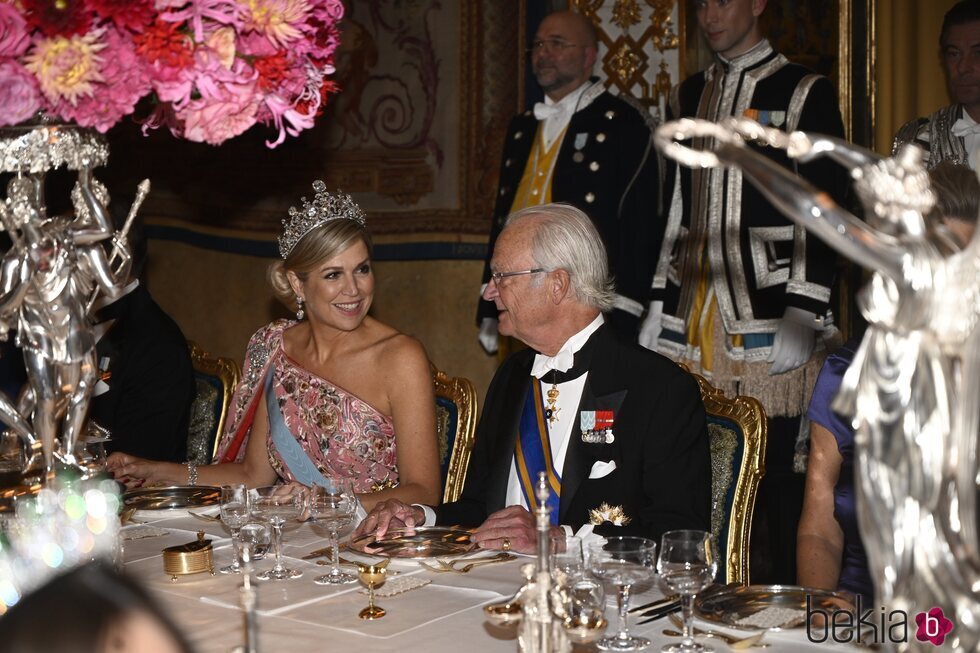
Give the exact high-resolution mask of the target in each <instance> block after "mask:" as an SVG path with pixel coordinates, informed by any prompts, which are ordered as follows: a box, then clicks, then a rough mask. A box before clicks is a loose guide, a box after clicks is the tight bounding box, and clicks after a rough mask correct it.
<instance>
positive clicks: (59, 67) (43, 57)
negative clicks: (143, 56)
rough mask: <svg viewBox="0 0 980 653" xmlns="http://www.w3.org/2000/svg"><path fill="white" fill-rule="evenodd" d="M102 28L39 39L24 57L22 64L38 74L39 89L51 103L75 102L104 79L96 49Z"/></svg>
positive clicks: (90, 92)
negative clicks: (66, 35)
mask: <svg viewBox="0 0 980 653" xmlns="http://www.w3.org/2000/svg"><path fill="white" fill-rule="evenodd" d="M102 35H103V30H95V31H94V32H89V33H88V34H85V35H83V36H72V37H68V38H66V37H63V36H55V37H53V38H49V39H41V40H40V41H38V42H37V43H35V44H34V47H33V48H32V49H31V51H30V52H29V53H28V55H27V57H25V60H24V61H25V67H26V68H27V69H28V70H29V71H31V72H32V73H34V76H35V77H37V81H38V84H40V86H41V91H42V92H43V93H44V96H45V97H46V98H48V101H50V102H51V103H52V104H58V103H59V102H62V101H65V102H68V103H69V104H72V105H74V104H75V103H76V102H77V101H78V98H79V97H80V96H82V95H91V94H92V93H93V92H94V90H95V85H96V84H97V83H99V82H102V81H104V78H103V77H102V72H101V67H102V58H101V57H100V56H99V51H101V50H102V49H103V48H105V43H103V42H101V41H100V39H101V37H102Z"/></svg>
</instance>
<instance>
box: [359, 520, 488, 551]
mask: <svg viewBox="0 0 980 653" xmlns="http://www.w3.org/2000/svg"><path fill="white" fill-rule="evenodd" d="M348 548H349V549H350V550H351V551H357V552H358V553H366V554H368V555H375V556H383V557H386V558H435V557H439V558H442V557H448V556H454V555H462V554H464V553H469V552H470V551H473V550H474V549H476V544H474V543H473V542H471V541H470V531H468V530H466V529H463V528H446V527H442V526H431V527H419V528H402V529H398V530H393V531H388V532H387V533H385V535H384V537H382V538H381V539H380V540H378V539H376V538H375V537H374V534H373V533H367V534H365V535H361V536H360V537H356V538H354V539H353V540H351V542H350V544H349V545H348Z"/></svg>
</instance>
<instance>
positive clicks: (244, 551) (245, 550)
mask: <svg viewBox="0 0 980 653" xmlns="http://www.w3.org/2000/svg"><path fill="white" fill-rule="evenodd" d="M238 539H239V541H240V542H241V545H242V548H241V555H242V567H243V569H244V570H245V572H246V573H248V572H249V571H250V570H251V563H253V562H255V561H256V560H261V559H262V558H264V557H265V552H266V550H267V549H268V548H269V541H270V540H271V539H272V536H271V535H270V534H269V527H268V526H266V525H265V524H262V523H260V522H257V521H250V522H248V523H247V524H245V525H244V526H242V528H241V530H240V531H239V532H238Z"/></svg>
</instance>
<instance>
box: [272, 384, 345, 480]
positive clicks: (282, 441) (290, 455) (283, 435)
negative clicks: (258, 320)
mask: <svg viewBox="0 0 980 653" xmlns="http://www.w3.org/2000/svg"><path fill="white" fill-rule="evenodd" d="M273 372H274V368H273V366H272V365H270V366H269V373H268V374H267V375H266V377H265V407H266V410H267V411H268V412H269V433H270V434H271V435H272V444H273V445H274V446H275V447H276V451H278V452H279V457H280V458H282V462H283V463H284V464H285V465H286V467H287V468H288V469H289V471H290V472H291V473H292V475H293V478H295V479H296V480H297V481H299V482H300V483H302V484H303V485H319V486H321V487H325V488H327V489H329V490H331V491H332V490H333V487H332V483H330V480H329V479H327V478H326V477H324V475H323V474H322V473H321V472H320V470H319V469H317V468H316V465H314V464H313V461H312V460H310V456H309V454H307V453H306V451H305V450H304V449H303V447H302V446H301V445H300V443H299V442H298V441H297V440H296V438H295V437H293V434H292V433H291V432H290V430H289V427H288V426H286V420H285V419H283V416H282V411H281V410H279V402H278V401H276V397H275V392H274V391H273V388H272V374H273Z"/></svg>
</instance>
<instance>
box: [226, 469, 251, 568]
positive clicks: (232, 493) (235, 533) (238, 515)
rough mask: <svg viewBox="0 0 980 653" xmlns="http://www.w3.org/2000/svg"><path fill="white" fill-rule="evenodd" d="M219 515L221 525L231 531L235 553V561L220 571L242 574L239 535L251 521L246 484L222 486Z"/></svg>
mask: <svg viewBox="0 0 980 653" xmlns="http://www.w3.org/2000/svg"><path fill="white" fill-rule="evenodd" d="M219 514H220V515H221V523H222V524H224V525H225V526H227V527H228V530H230V531H231V544H232V548H233V549H234V552H235V559H234V561H233V562H232V563H231V564H230V565H228V566H226V567H222V568H221V569H220V570H219V571H221V573H223V574H238V573H241V570H242V566H241V564H239V562H238V559H239V557H240V556H241V541H240V540H239V533H240V532H241V530H242V526H244V525H245V524H246V523H248V519H249V512H248V489H246V487H245V484H244V483H236V484H234V485H222V486H221V505H220V512H219Z"/></svg>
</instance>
